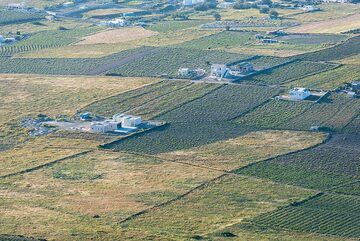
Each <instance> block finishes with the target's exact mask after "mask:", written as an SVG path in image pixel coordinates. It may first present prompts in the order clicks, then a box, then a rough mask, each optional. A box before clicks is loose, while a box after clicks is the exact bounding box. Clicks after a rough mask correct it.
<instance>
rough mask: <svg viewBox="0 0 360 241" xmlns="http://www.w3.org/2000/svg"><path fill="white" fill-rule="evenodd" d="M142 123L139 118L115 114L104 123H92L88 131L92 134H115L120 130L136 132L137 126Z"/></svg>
mask: <svg viewBox="0 0 360 241" xmlns="http://www.w3.org/2000/svg"><path fill="white" fill-rule="evenodd" d="M141 123H142V120H141V117H139V116H133V115H126V114H121V113H119V114H115V115H114V116H113V117H112V119H108V120H105V121H97V122H93V123H91V125H90V131H91V132H94V133H106V132H116V131H117V130H120V129H121V128H123V129H127V130H129V129H130V130H136V129H137V126H139V125H140V124H141Z"/></svg>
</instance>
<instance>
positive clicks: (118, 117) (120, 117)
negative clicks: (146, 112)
mask: <svg viewBox="0 0 360 241" xmlns="http://www.w3.org/2000/svg"><path fill="white" fill-rule="evenodd" d="M113 120H114V121H117V122H121V127H125V128H126V127H136V126H138V125H140V124H141V123H142V120H141V117H140V116H133V115H125V114H121V113H120V114H115V115H113Z"/></svg>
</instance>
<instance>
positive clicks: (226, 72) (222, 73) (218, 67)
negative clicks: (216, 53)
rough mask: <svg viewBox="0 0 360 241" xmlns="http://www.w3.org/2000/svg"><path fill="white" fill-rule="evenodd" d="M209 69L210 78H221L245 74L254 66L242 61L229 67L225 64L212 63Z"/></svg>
mask: <svg viewBox="0 0 360 241" xmlns="http://www.w3.org/2000/svg"><path fill="white" fill-rule="evenodd" d="M210 71H211V72H210V77H211V78H215V79H220V80H221V79H227V78H230V79H231V78H234V77H241V76H244V75H247V74H249V73H251V72H253V71H254V67H253V65H252V64H250V63H248V62H242V63H239V64H236V65H234V66H231V67H229V66H227V65H225V64H213V65H211V69H210Z"/></svg>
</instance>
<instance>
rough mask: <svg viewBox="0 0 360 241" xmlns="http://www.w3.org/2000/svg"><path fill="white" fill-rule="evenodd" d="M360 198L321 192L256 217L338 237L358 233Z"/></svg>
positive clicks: (275, 225)
mask: <svg viewBox="0 0 360 241" xmlns="http://www.w3.org/2000/svg"><path fill="white" fill-rule="evenodd" d="M359 204H360V198H359V197H354V196H345V195H334V194H324V195H318V196H316V197H315V198H313V199H310V200H308V201H305V202H301V203H294V204H293V205H290V206H287V207H284V208H281V209H278V210H276V211H274V212H270V213H267V214H264V215H260V216H258V217H256V218H255V219H254V220H253V222H254V223H256V224H258V225H261V226H263V227H270V228H275V229H282V228H284V229H287V230H289V229H290V230H295V231H299V232H309V233H321V234H328V235H337V236H342V237H359V236H360V227H359V225H357V223H359V222H360V210H359Z"/></svg>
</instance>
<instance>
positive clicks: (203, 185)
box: [117, 173, 230, 225]
mask: <svg viewBox="0 0 360 241" xmlns="http://www.w3.org/2000/svg"><path fill="white" fill-rule="evenodd" d="M229 175H230V174H229V173H224V174H222V175H220V176H217V177H215V178H212V179H210V180H208V181H205V182H203V183H201V184H200V185H198V186H196V187H194V188H191V189H190V190H188V191H186V192H185V193H183V194H180V195H179V196H177V197H175V198H173V199H170V200H168V201H166V202H163V203H160V204H157V205H154V206H152V207H150V208H147V209H144V210H142V211H139V212H137V213H134V214H132V215H130V216H129V217H127V218H125V219H123V220H120V221H119V222H117V224H120V225H121V224H123V223H126V222H128V221H131V220H133V219H135V218H137V217H139V216H141V215H144V214H147V213H149V212H151V211H152V210H155V209H158V208H161V207H164V206H167V205H170V204H172V203H173V202H176V201H179V200H181V199H183V198H185V197H186V196H188V195H190V194H191V193H193V192H195V191H197V190H201V189H203V188H206V187H207V186H209V185H210V184H212V183H213V182H214V181H217V180H220V179H222V178H224V177H226V176H229Z"/></svg>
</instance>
